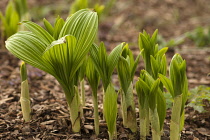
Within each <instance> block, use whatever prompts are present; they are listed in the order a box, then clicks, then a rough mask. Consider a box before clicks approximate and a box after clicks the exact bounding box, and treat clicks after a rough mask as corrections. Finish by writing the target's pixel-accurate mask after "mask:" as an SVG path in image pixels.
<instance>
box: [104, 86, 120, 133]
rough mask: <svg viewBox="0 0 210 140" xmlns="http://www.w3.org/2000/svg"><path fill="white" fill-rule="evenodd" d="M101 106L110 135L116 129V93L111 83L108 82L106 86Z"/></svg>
mask: <svg viewBox="0 0 210 140" xmlns="http://www.w3.org/2000/svg"><path fill="white" fill-rule="evenodd" d="M103 107H104V116H105V120H106V122H107V126H108V131H109V133H110V134H111V135H113V134H114V132H115V130H116V119H117V94H116V93H115V90H114V87H113V85H111V84H109V86H108V87H107V90H106V93H105V100H104V105H103Z"/></svg>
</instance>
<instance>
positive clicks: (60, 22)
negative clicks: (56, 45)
mask: <svg viewBox="0 0 210 140" xmlns="http://www.w3.org/2000/svg"><path fill="white" fill-rule="evenodd" d="M64 23H65V21H64V20H63V19H62V18H60V17H57V19H56V21H55V25H54V32H53V37H54V38H55V39H58V38H59V34H60V31H61V29H62V28H63V25H64Z"/></svg>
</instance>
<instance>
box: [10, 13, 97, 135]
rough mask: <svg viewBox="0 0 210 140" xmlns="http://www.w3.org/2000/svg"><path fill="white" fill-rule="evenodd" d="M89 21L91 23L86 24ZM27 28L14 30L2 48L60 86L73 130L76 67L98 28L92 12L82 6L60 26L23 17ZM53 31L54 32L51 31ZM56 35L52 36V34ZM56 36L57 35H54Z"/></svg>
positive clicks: (76, 107) (77, 100)
mask: <svg viewBox="0 0 210 140" xmlns="http://www.w3.org/2000/svg"><path fill="white" fill-rule="evenodd" d="M90 23H91V24H90ZM22 24H23V25H25V26H26V27H27V28H28V29H29V30H30V31H22V32H18V33H16V34H14V35H13V36H11V37H10V38H9V39H8V40H7V41H6V48H7V49H8V50H9V51H10V52H11V53H12V54H14V55H15V56H16V57H18V58H20V59H21V60H23V61H24V62H26V63H28V64H30V65H32V66H34V67H37V68H39V69H41V70H43V71H45V72H47V73H49V74H51V75H53V76H54V77H55V78H56V79H57V80H58V82H59V83H60V85H61V86H62V88H63V90H64V93H65V95H66V100H67V103H68V106H69V110H70V119H71V123H72V129H73V131H74V132H79V131H80V114H81V113H80V112H81V110H80V107H81V106H80V105H81V104H80V98H79V95H78V90H77V80H78V76H77V74H76V72H77V70H78V69H79V67H80V66H81V64H82V62H83V61H84V59H85V58H86V55H87V53H88V51H89V50H90V48H91V46H92V44H93V42H94V40H95V37H96V34H97V29H98V16H97V13H96V12H93V11H91V10H87V9H83V10H80V11H78V12H76V13H75V14H73V15H72V16H70V17H69V18H67V20H66V21H65V23H64V24H63V26H59V29H57V30H56V26H55V27H54V28H51V26H50V25H49V24H45V26H47V28H49V29H53V30H52V31H51V32H48V31H46V30H45V29H43V28H42V27H40V26H39V25H37V24H35V23H33V22H30V21H23V22H22ZM54 32H56V33H54ZM52 34H53V35H54V34H58V36H57V35H56V38H54V37H53V36H52ZM57 38H58V39H57Z"/></svg>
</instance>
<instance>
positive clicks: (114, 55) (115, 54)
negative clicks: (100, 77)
mask: <svg viewBox="0 0 210 140" xmlns="http://www.w3.org/2000/svg"><path fill="white" fill-rule="evenodd" d="M124 45H125V44H124V43H121V44H120V45H118V46H116V47H115V48H114V49H113V50H112V52H111V53H110V54H109V56H108V59H107V65H108V67H109V70H108V76H109V77H110V76H111V75H112V73H113V71H114V68H115V67H116V65H117V63H118V60H119V57H120V54H121V52H122V47H123V46H124Z"/></svg>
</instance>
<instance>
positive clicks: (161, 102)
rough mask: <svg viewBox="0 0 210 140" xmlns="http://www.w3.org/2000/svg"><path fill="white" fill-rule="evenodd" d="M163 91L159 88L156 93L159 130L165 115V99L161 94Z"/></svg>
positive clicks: (161, 127)
mask: <svg viewBox="0 0 210 140" xmlns="http://www.w3.org/2000/svg"><path fill="white" fill-rule="evenodd" d="M163 94H164V93H163V92H162V91H161V90H160V89H159V90H158V95H157V112H158V116H159V122H160V130H162V129H163V125H164V120H165V117H166V99H165V97H164V95H163Z"/></svg>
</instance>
